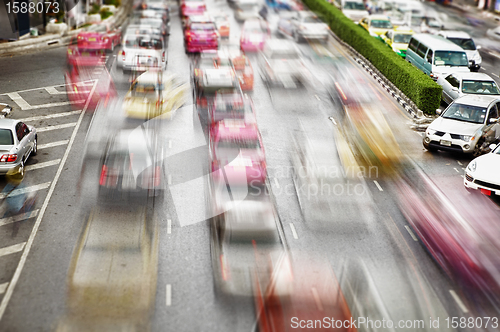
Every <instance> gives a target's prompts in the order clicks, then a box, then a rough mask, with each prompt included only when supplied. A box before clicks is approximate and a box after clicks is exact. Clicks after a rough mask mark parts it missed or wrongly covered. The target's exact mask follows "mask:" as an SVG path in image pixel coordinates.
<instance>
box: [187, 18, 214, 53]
mask: <svg viewBox="0 0 500 332" xmlns="http://www.w3.org/2000/svg"><path fill="white" fill-rule="evenodd" d="M184 47H185V51H186V53H195V52H202V51H206V50H217V48H218V47H219V34H218V33H217V28H216V27H215V24H214V22H213V21H211V20H210V19H208V18H207V17H206V16H194V17H191V18H190V19H189V23H188V25H187V26H186V30H185V31H184Z"/></svg>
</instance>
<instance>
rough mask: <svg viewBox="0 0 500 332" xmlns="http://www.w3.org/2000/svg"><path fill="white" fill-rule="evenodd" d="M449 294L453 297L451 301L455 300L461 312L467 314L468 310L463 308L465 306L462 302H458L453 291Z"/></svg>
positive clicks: (458, 299)
mask: <svg viewBox="0 0 500 332" xmlns="http://www.w3.org/2000/svg"><path fill="white" fill-rule="evenodd" d="M450 294H451V296H452V297H453V299H454V300H455V302H457V304H458V306H459V307H460V309H462V311H463V312H464V313H465V314H466V313H468V312H469V309H467V307H466V306H465V304H464V303H463V302H462V300H460V298H459V297H458V295H457V293H455V291H454V290H453V289H450Z"/></svg>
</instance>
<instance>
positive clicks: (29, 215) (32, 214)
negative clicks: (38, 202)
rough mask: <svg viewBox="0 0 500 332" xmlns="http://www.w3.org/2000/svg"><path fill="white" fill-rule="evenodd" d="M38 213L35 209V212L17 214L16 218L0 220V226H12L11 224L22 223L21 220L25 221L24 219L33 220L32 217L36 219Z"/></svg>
mask: <svg viewBox="0 0 500 332" xmlns="http://www.w3.org/2000/svg"><path fill="white" fill-rule="evenodd" d="M39 211H40V210H38V209H37V210H33V211H31V212H26V213H22V214H18V215H17V216H13V217H8V218H3V219H0V226H4V225H8V224H12V223H15V222H18V221H23V220H26V219H29V218H34V217H36V216H37V215H38V212H39Z"/></svg>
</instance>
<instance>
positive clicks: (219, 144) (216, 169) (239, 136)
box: [210, 119, 267, 184]
mask: <svg viewBox="0 0 500 332" xmlns="http://www.w3.org/2000/svg"><path fill="white" fill-rule="evenodd" d="M210 151H211V157H212V178H213V180H214V181H226V180H227V181H229V182H230V184H238V183H241V184H244V183H250V184H260V183H264V182H265V180H266V174H267V171H266V161H265V153H264V147H263V145H262V139H261V137H260V133H259V130H258V129H257V126H256V125H254V124H246V123H245V122H243V121H241V120H229V119H226V120H222V121H219V122H218V123H217V125H215V126H214V127H212V130H211V131H210Z"/></svg>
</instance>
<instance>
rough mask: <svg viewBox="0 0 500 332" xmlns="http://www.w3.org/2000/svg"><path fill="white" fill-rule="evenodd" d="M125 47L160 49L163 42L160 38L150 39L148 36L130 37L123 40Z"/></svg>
mask: <svg viewBox="0 0 500 332" xmlns="http://www.w3.org/2000/svg"><path fill="white" fill-rule="evenodd" d="M125 47H130V48H145V49H148V50H161V49H162V48H163V43H162V41H161V39H151V38H150V37H130V38H127V39H126V40H125Z"/></svg>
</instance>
